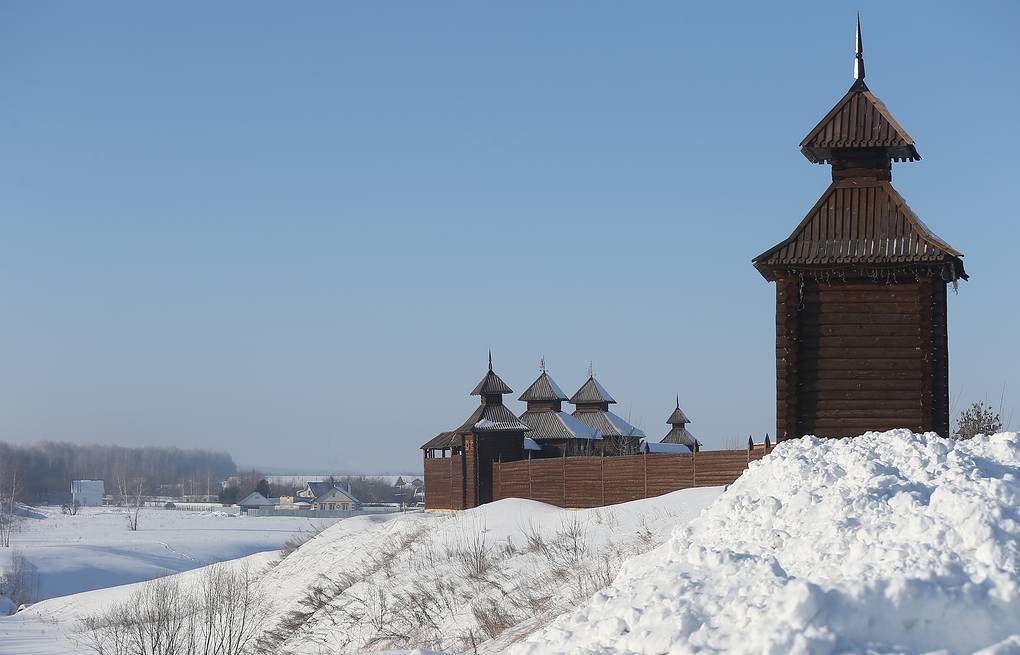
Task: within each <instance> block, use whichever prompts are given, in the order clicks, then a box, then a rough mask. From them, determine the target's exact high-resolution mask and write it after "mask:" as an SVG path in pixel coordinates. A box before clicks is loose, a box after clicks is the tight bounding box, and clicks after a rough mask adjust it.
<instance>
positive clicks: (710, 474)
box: [426, 447, 766, 508]
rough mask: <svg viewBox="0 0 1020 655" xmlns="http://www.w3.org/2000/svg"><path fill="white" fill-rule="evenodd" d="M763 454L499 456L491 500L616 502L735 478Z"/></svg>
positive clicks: (560, 503) (585, 504)
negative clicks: (509, 459)
mask: <svg viewBox="0 0 1020 655" xmlns="http://www.w3.org/2000/svg"><path fill="white" fill-rule="evenodd" d="M765 454H766V450H765V449H764V448H762V447H758V448H755V449H754V450H721V451H702V452H700V453H696V454H694V453H692V454H683V455H680V454H665V453H655V454H644V455H626V456H619V457H555V458H549V459H531V460H521V461H516V462H501V463H500V462H496V463H494V464H493V465H492V480H493V500H500V499H503V498H527V499H530V500H538V501H541V502H543V503H549V504H550V505H557V506H559V507H570V508H584V507H601V506H603V505H614V504H616V503H625V502H627V501H631V500H638V499H641V498H651V497H653V496H661V495H662V494H665V493H669V492H671V491H677V490H678V489H689V488H691V487H714V486H721V485H726V484H731V483H733V482H734V481H735V480H736V479H737V478H739V477H740V475H741V474H742V473H743V472H744V471H745V470H746V469H747V466H748V464H749V463H750V462H753V461H757V460H759V459H761V458H762V457H764V456H765ZM426 499H428V484H427V482H426ZM427 502H428V501H427Z"/></svg>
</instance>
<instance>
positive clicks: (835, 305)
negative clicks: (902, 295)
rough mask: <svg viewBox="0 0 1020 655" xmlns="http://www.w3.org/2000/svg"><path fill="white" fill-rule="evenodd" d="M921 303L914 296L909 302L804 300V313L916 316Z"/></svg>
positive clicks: (809, 314)
mask: <svg viewBox="0 0 1020 655" xmlns="http://www.w3.org/2000/svg"><path fill="white" fill-rule="evenodd" d="M920 308H921V305H920V303H918V302H917V298H914V299H913V301H911V302H903V301H893V302H874V301H872V302H828V301H827V302H809V301H807V300H805V303H804V313H805V314H806V315H807V316H811V315H822V314H860V315H867V316H870V315H872V314H909V315H910V316H917V312H918V311H919V310H920Z"/></svg>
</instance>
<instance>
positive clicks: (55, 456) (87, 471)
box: [0, 441, 237, 502]
mask: <svg viewBox="0 0 1020 655" xmlns="http://www.w3.org/2000/svg"><path fill="white" fill-rule="evenodd" d="M0 466H3V467H5V468H9V467H12V466H13V467H15V468H16V469H17V472H18V482H19V484H18V486H19V487H20V492H21V493H20V497H21V498H23V499H24V500H26V501H29V502H32V501H56V500H59V499H61V498H62V497H63V496H66V495H67V494H68V493H69V490H70V485H71V480H103V481H104V482H105V483H106V492H107V493H110V494H113V493H116V488H117V485H118V481H120V480H131V481H132V485H135V484H136V481H138V480H141V481H144V486H145V493H147V494H161V493H168V492H172V491H174V490H175V489H176V490H177V491H178V492H183V493H196V494H204V493H206V490H207V489H209V490H210V491H211V492H212V493H216V492H217V491H218V490H219V485H218V484H217V483H218V481H219V480H222V479H224V478H225V477H227V476H228V475H230V474H232V473H234V472H235V471H236V470H237V466H235V464H234V460H233V459H232V458H231V457H230V455H228V454H227V453H224V452H213V451H209V450H182V449H180V448H158V447H154V446H146V447H143V448H125V447H123V446H100V445H95V444H89V445H77V444H70V443H58V442H52V441H44V442H41V443H38V444H32V445H25V446H22V445H16V444H8V443H3V442H0Z"/></svg>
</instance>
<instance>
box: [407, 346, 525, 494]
mask: <svg viewBox="0 0 1020 655" xmlns="http://www.w3.org/2000/svg"><path fill="white" fill-rule="evenodd" d="M508 393H513V389H511V388H510V387H509V386H507V384H506V383H505V382H503V380H502V379H500V377H499V376H498V375H496V374H495V373H494V372H493V370H492V353H491V352H490V353H489V370H488V372H486V374H485V376H484V377H482V379H481V380H480V381H479V382H478V384H476V385H475V388H474V389H472V390H471V395H472V396H479V397H480V400H481V402H480V403H479V405H478V408H477V409H475V411H474V412H472V413H471V416H469V417H468V418H467V420H466V421H464V423H463V425H461V426H460V427H459V428H457V429H455V430H452V431H450V432H442V433H440V434H439V435H437V436H436V437H435V438H433V439H431V440H430V441H428V442H427V443H425V444H424V445H423V446H422V450H424V451H425V459H426V462H427V460H429V459H432V458H434V457H435V454H436V452H437V451H439V452H441V453H445V449H447V448H449V449H450V450H451V453H453V458H452V459H453V460H454V463H453V465H452V466H453V467H455V468H456V469H457V470H456V471H454V472H453V473H452V475H451V482H450V484H451V486H454V487H457V488H455V489H452V490H451V503H452V507H453V508H454V509H464V508H469V507H477V506H478V505H481V504H483V503H488V502H491V501H492V463H493V462H496V461H499V460H500V459H502V460H504V461H513V460H518V459H521V457H522V456H523V453H524V433H525V432H527V431H528V430H529V429H530V428H528V426H527V425H525V424H524V423H523V422H521V420H520V419H519V418H517V416H516V415H515V414H514V413H513V412H512V411H510V409H509V408H507V406H506V405H504V404H503V394H508ZM427 473H428V464H427V463H426V474H427ZM425 482H426V486H428V483H429V480H427V479H426V481H425ZM426 493H427V492H426Z"/></svg>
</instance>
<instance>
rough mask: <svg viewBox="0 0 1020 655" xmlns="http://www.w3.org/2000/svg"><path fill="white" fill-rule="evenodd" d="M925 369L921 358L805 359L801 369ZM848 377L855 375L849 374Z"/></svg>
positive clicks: (871, 370) (809, 370)
mask: <svg viewBox="0 0 1020 655" xmlns="http://www.w3.org/2000/svg"><path fill="white" fill-rule="evenodd" d="M923 369H924V366H923V362H921V361H920V360H919V359H916V358H912V359H907V358H901V359H892V358H890V359H878V358H859V359H858V358H852V357H845V358H830V359H815V360H811V359H808V360H804V361H802V362H801V363H800V370H801V371H807V372H814V371H870V372H877V371H921V370H923ZM847 377H853V376H851V375H847Z"/></svg>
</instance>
